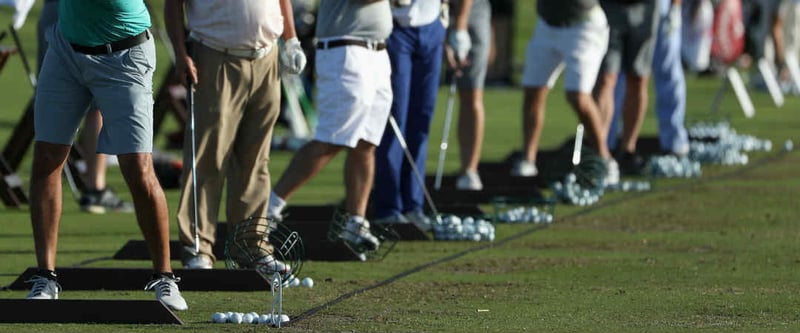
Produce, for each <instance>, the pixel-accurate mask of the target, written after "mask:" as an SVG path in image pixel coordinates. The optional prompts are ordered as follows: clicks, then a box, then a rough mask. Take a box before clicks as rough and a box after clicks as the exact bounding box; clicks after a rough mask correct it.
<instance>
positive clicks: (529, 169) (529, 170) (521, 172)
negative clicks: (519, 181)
mask: <svg viewBox="0 0 800 333" xmlns="http://www.w3.org/2000/svg"><path fill="white" fill-rule="evenodd" d="M538 174H539V169H537V168H536V161H528V160H517V161H516V162H514V166H513V167H512V168H511V175H512V176H515V177H535V176H536V175H538Z"/></svg>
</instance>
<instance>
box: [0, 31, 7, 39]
mask: <svg viewBox="0 0 800 333" xmlns="http://www.w3.org/2000/svg"><path fill="white" fill-rule="evenodd" d="M7 35H8V33H7V32H5V31H0V41H2V40H3V39H5V38H6V36H7Z"/></svg>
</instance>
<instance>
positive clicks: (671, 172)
mask: <svg viewBox="0 0 800 333" xmlns="http://www.w3.org/2000/svg"><path fill="white" fill-rule="evenodd" d="M649 168H650V174H651V175H653V176H655V177H665V178H692V177H700V176H701V175H702V174H703V172H702V168H701V167H700V162H699V161H694V160H692V159H690V158H689V157H688V156H681V157H677V156H673V155H664V156H653V157H651V158H650V161H649Z"/></svg>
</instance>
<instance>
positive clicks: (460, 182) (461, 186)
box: [456, 171, 483, 191]
mask: <svg viewBox="0 0 800 333" xmlns="http://www.w3.org/2000/svg"><path fill="white" fill-rule="evenodd" d="M456 190H460V191H480V190H483V182H481V176H479V175H478V173H477V172H475V171H467V172H465V173H464V174H462V175H461V176H459V177H458V179H457V180H456Z"/></svg>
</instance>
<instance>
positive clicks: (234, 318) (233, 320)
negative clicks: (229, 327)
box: [228, 312, 243, 324]
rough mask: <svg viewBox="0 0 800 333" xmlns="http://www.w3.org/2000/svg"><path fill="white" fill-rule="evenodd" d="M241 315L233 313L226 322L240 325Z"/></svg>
mask: <svg viewBox="0 0 800 333" xmlns="http://www.w3.org/2000/svg"><path fill="white" fill-rule="evenodd" d="M242 320H243V318H242V314H241V313H238V312H234V313H233V314H232V315H230V316H229V317H228V322H229V323H233V324H241V323H242Z"/></svg>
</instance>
